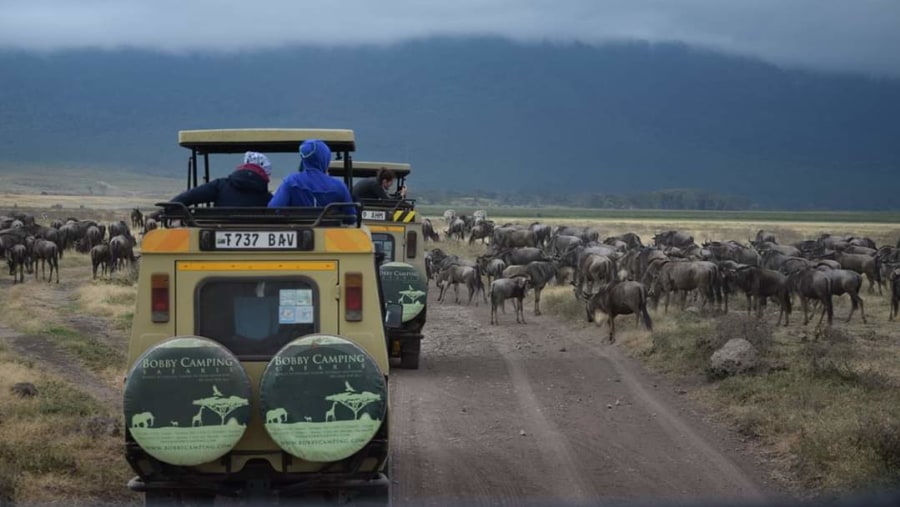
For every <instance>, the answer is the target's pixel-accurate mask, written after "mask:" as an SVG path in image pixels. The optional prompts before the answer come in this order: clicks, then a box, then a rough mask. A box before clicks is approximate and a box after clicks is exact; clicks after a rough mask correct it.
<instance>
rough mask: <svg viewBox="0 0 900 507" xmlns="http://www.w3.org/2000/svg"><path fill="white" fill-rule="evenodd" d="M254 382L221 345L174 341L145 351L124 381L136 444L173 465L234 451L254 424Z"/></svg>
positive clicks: (195, 462) (204, 460) (194, 340)
mask: <svg viewBox="0 0 900 507" xmlns="http://www.w3.org/2000/svg"><path fill="white" fill-rule="evenodd" d="M250 397H251V391H250V379H249V378H248V377H247V373H246V372H245V371H244V369H243V368H242V367H241V364H240V361H239V360H238V359H237V358H236V357H235V356H234V355H233V354H232V353H231V352H229V351H228V349H226V348H225V347H223V346H222V345H220V344H218V343H216V342H214V341H212V340H210V339H207V338H201V337H197V336H185V337H175V338H172V339H169V340H166V341H164V342H162V343H160V344H158V345H156V346H154V347H152V348H150V349H149V350H147V351H146V352H144V354H143V355H142V356H141V357H140V358H139V359H138V360H137V362H135V364H134V365H133V366H132V367H131V371H129V372H128V378H127V379H126V381H125V421H126V425H127V426H128V431H130V432H131V435H132V436H133V437H134V440H135V442H137V443H138V445H140V446H141V448H142V449H144V450H145V451H147V453H148V454H150V455H151V456H153V457H154V458H156V459H158V460H160V461H162V462H165V463H170V464H172V465H184V466H191V465H199V464H201V463H207V462H210V461H213V460H215V459H217V458H220V457H222V456H223V455H225V454H226V453H227V452H228V451H230V450H231V449H232V448H233V447H234V446H235V444H237V442H238V440H240V439H241V436H243V434H244V430H245V429H246V428H247V422H248V421H249V419H250V413H251V411H250Z"/></svg>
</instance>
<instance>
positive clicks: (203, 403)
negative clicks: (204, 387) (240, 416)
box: [193, 395, 250, 426]
mask: <svg viewBox="0 0 900 507" xmlns="http://www.w3.org/2000/svg"><path fill="white" fill-rule="evenodd" d="M193 404H194V405H199V406H200V407H202V408H208V409H209V410H210V411H211V412H213V413H214V414H216V415H218V416H219V417H220V418H221V419H222V426H224V425H225V417H226V416H228V414H230V413H232V412H234V411H235V410H237V409H239V408H241V407H244V406H247V405H249V404H250V402H249V401H248V400H247V399H246V398H239V397H237V396H229V397H227V398H226V397H224V396H221V395H219V396H215V395H214V396H211V397H209V398H203V399H200V400H194V401H193ZM201 410H202V409H201Z"/></svg>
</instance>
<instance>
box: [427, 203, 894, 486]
mask: <svg viewBox="0 0 900 507" xmlns="http://www.w3.org/2000/svg"><path fill="white" fill-rule="evenodd" d="M532 221H533V219H520V220H518V222H519V223H521V224H528V223H531V222H532ZM435 223H436V224H442V223H443V222H442V220H440V219H435ZM552 223H553V224H554V225H576V226H591V227H595V228H596V229H598V230H599V231H600V233H601V236H604V237H605V236H611V235H617V234H621V233H624V232H636V233H638V234H639V235H640V236H641V237H642V238H643V240H644V243H650V242H651V241H652V237H653V235H654V234H655V233H657V232H661V231H666V230H671V229H679V230H684V231H687V232H688V233H690V234H692V235H693V236H694V238H695V240H696V241H698V242H703V241H707V240H726V239H735V240H738V241H742V242H746V241H747V239H748V238H752V237H755V235H756V232H757V231H758V230H759V229H765V230H766V231H771V232H773V233H775V234H776V236H777V237H778V239H779V241H780V242H782V243H789V242H795V241H800V240H803V239H814V238H816V237H818V236H819V235H820V234H822V233H826V232H827V233H831V234H852V235H857V236H868V237H871V238H872V239H874V240H875V241H876V242H877V243H878V244H889V245H894V244H895V243H896V242H897V238H898V236H900V227H898V226H897V225H894V224H879V223H871V224H869V223H855V224H848V223H824V222H777V223H771V224H762V223H758V222H749V221H739V220H735V221H709V222H704V221H698V220H679V221H669V222H665V223H661V222H660V221H655V220H577V219H559V220H553V221H552ZM437 246H440V247H441V248H442V249H444V250H445V251H448V252H452V253H456V254H457V255H460V256H462V257H466V258H470V259H471V258H474V257H475V256H476V255H478V254H480V253H482V252H484V251H485V248H484V247H478V248H473V247H469V246H468V245H462V244H456V243H455V242H449V241H443V242H441V243H439V244H437ZM861 296H862V297H863V299H864V300H865V309H866V316H867V317H868V323H866V324H863V323H862V321H861V319H860V315H859V313H858V312H857V313H856V314H855V315H854V319H853V321H852V322H850V323H845V322H843V319H846V316H847V315H848V314H849V312H850V303H849V299H848V297H847V296H840V297H836V298H835V324H834V326H833V327H832V328H830V329H827V328H826V329H825V330H818V331H817V330H816V328H815V325H814V323H813V324H810V325H809V326H802V325H801V322H802V316H801V315H800V312H802V310H801V308H800V307H799V304H795V306H794V313H793V315H792V319H791V321H792V322H791V324H790V325H789V326H788V327H777V328H776V327H774V322H775V320H776V319H777V312H778V311H777V308H775V307H774V306H775V305H769V308H768V313H767V314H766V315H765V317H764V319H765V320H764V322H762V323H761V322H759V321H757V320H756V319H755V318H754V317H748V316H747V313H746V300H745V298H744V297H743V296H742V295H741V297H737V298H732V301H731V312H730V313H729V315H727V316H724V317H723V316H718V315H714V314H712V313H711V312H681V311H679V310H678V309H677V307H674V308H670V311H669V313H668V315H664V314H663V312H662V310H661V309H660V310H658V311H657V310H651V316H652V318H653V324H654V330H653V332H652V333H648V332H644V331H643V330H640V329H635V328H632V327H630V326H623V328H622V329H621V330H619V332H618V333H617V341H618V343H620V344H621V346H623V347H624V348H625V349H626V350H627V351H628V352H629V353H630V354H632V355H633V356H635V357H638V358H640V359H641V360H642V361H643V362H644V363H645V364H646V365H647V366H648V367H649V368H651V369H654V370H656V371H659V372H663V373H666V374H668V375H670V376H672V377H673V378H677V379H682V380H689V382H687V383H686V384H687V385H698V386H699V387H697V388H695V389H693V390H692V392H691V393H690V396H691V397H692V398H693V399H694V400H696V401H697V402H699V403H701V404H705V405H707V406H708V407H710V408H712V409H713V411H714V412H715V413H717V414H719V417H720V418H721V419H722V421H723V422H725V423H726V424H730V425H732V426H733V427H734V428H735V429H736V431H738V432H739V433H740V434H742V435H743V436H744V437H745V438H748V439H752V440H754V441H756V442H757V443H758V444H760V445H759V447H760V448H761V449H763V451H764V453H765V455H766V457H767V462H768V463H767V466H768V467H769V468H770V470H771V474H772V476H773V477H774V478H776V479H778V480H781V481H782V482H784V483H785V484H787V485H789V486H791V487H795V488H796V490H797V491H798V492H801V494H809V495H818V494H830V493H840V492H846V491H853V490H859V489H865V488H870V487H877V486H884V485H888V486H896V484H897V483H898V482H900V361H897V360H896V358H897V357H898V356H900V324H896V323H894V322H890V321H889V320H888V313H889V295H888V294H885V295H884V296H879V295H877V293H869V292H868V291H867V290H866V289H864V290H863V293H862V294H861ZM542 307H543V309H544V310H545V312H546V313H548V314H555V315H558V316H560V317H562V318H564V319H566V320H571V321H572V322H573V324H572V326H582V325H584V324H583V322H584V310H583V306H582V305H581V303H579V302H578V301H577V300H576V299H575V298H574V295H573V294H572V291H571V289H570V288H569V287H549V288H548V289H546V290H545V291H544V293H543V294H542ZM817 317H818V316H817V315H816V318H817ZM598 318H602V316H598ZM813 322H815V321H813ZM732 337H744V338H747V339H748V340H749V341H751V342H752V343H754V344H755V345H757V347H758V348H759V350H760V352H761V357H762V367H761V368H760V369H758V370H757V371H756V372H754V373H752V374H746V375H742V376H736V377H729V378H725V379H715V378H708V377H707V376H706V373H707V370H708V365H709V357H710V355H711V354H712V352H713V351H714V350H715V349H716V348H717V347H718V346H720V345H721V344H722V343H724V342H725V341H727V339H729V338H732ZM704 379H706V380H704ZM698 382H699V383H698Z"/></svg>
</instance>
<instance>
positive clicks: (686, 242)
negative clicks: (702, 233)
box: [653, 231, 694, 248]
mask: <svg viewBox="0 0 900 507" xmlns="http://www.w3.org/2000/svg"><path fill="white" fill-rule="evenodd" d="M692 244H694V237H693V236H691V235H690V234H688V233H686V232H682V231H666V232H660V233H658V234H656V235H655V236H653V245H654V246H674V247H678V248H686V247H688V246H690V245H692Z"/></svg>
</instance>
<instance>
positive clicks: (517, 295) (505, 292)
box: [491, 276, 529, 324]
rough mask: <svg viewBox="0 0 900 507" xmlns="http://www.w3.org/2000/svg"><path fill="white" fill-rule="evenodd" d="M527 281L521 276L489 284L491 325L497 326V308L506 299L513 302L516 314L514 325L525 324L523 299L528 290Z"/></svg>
mask: <svg viewBox="0 0 900 507" xmlns="http://www.w3.org/2000/svg"><path fill="white" fill-rule="evenodd" d="M528 283H529V282H528V279H527V278H526V277H523V276H517V277H514V278H498V279H496V280H494V281H493V282H491V324H499V323H500V321H499V319H498V318H497V307H498V306H500V307H502V306H503V305H504V303H505V302H506V300H507V299H512V300H513V306H514V307H515V312H516V323H520V322H521V323H522V324H525V310H524V309H523V308H524V306H525V305H524V303H523V299H525V292H526V291H527V290H528Z"/></svg>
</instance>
